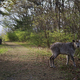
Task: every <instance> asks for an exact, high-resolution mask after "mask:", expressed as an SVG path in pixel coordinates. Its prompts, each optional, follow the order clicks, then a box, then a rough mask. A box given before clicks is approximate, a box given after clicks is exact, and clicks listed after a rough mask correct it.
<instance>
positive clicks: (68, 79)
mask: <svg viewBox="0 0 80 80" xmlns="http://www.w3.org/2000/svg"><path fill="white" fill-rule="evenodd" d="M5 47H6V48H8V51H7V52H6V53H4V54H2V55H0V80H77V79H76V77H75V76H74V74H72V73H69V74H68V72H66V71H67V70H68V67H66V66H64V64H63V66H59V65H57V64H56V65H57V67H56V68H50V67H49V65H48V58H49V57H47V56H41V55H38V53H37V52H35V51H34V49H35V48H32V49H30V48H26V47H23V46H21V45H18V44H16V43H12V42H6V46H5ZM58 64H59V62H58ZM69 69H70V70H71V69H73V68H72V67H71V68H69ZM74 71H75V70H74ZM72 76H73V77H72Z"/></svg>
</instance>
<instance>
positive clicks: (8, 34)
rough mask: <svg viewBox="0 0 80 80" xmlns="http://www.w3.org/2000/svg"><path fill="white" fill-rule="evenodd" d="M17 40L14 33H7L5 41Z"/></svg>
mask: <svg viewBox="0 0 80 80" xmlns="http://www.w3.org/2000/svg"><path fill="white" fill-rule="evenodd" d="M17 39H18V37H17V35H16V34H15V32H7V34H6V36H5V41H16V40H17Z"/></svg>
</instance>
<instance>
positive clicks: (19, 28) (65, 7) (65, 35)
mask: <svg viewBox="0 0 80 80" xmlns="http://www.w3.org/2000/svg"><path fill="white" fill-rule="evenodd" d="M0 7H1V8H3V9H4V10H2V9H1V8H0V15H2V16H3V17H4V19H3V20H2V21H1V25H2V26H3V27H4V28H5V31H6V32H7V33H6V35H5V36H3V34H2V37H3V38H4V39H5V41H21V42H27V41H28V42H30V43H31V44H34V45H37V46H42V47H46V46H47V47H50V45H51V44H52V43H53V42H57V41H58V42H59V41H60V42H71V41H72V40H73V39H80V0H1V1H0Z"/></svg>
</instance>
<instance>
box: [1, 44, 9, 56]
mask: <svg viewBox="0 0 80 80" xmlns="http://www.w3.org/2000/svg"><path fill="white" fill-rule="evenodd" d="M7 51H8V49H7V47H5V45H4V44H2V45H0V55H1V54H3V53H5V52H7Z"/></svg>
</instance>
